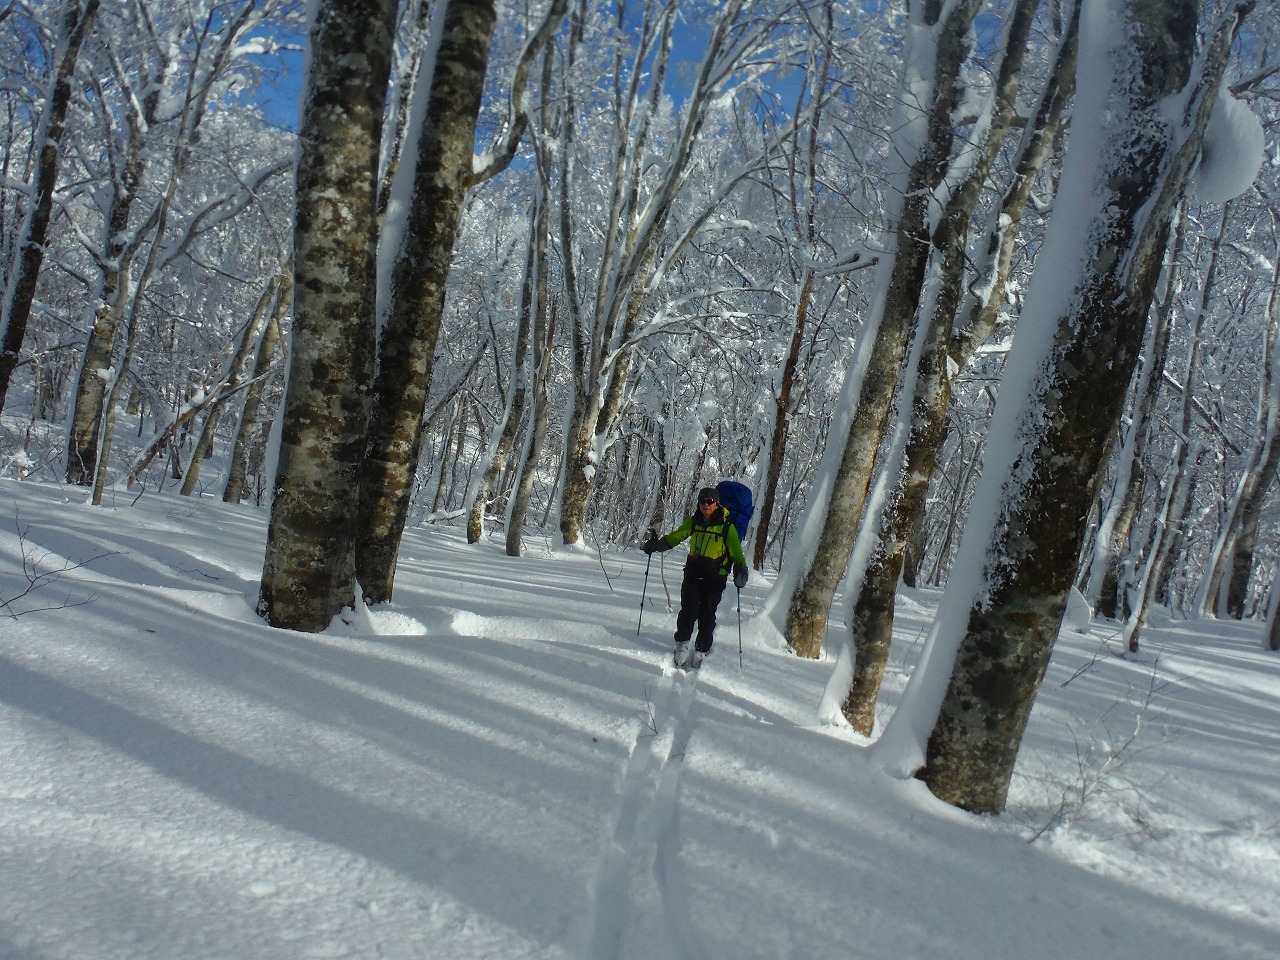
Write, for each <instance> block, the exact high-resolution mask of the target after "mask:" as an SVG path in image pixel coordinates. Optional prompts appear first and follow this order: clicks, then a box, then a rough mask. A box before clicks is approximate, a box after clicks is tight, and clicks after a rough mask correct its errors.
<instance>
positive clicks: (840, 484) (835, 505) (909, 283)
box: [784, 0, 980, 657]
mask: <svg viewBox="0 0 1280 960" xmlns="http://www.w3.org/2000/svg"><path fill="white" fill-rule="evenodd" d="M924 6H925V8H926V11H925V13H924V14H923V15H921V14H920V13H919V12H913V13H912V14H911V17H912V19H913V20H914V21H915V23H916V25H917V26H918V27H921V28H927V29H929V30H930V31H931V32H932V33H933V39H934V42H935V47H934V49H935V56H936V59H935V60H934V62H933V64H932V72H931V73H930V74H929V75H928V76H927V77H924V78H923V80H924V81H925V82H926V83H927V84H928V87H929V91H930V92H929V94H928V98H929V99H928V100H927V101H926V102H925V103H923V104H922V105H921V106H920V109H921V110H922V111H923V112H924V116H923V117H922V118H921V120H922V122H924V123H927V125H928V132H927V133H926V134H924V136H923V139H924V142H923V143H921V144H920V145H919V147H918V149H915V150H912V148H910V147H905V146H904V147H899V149H902V150H905V151H907V154H906V155H907V156H910V157H911V166H910V169H909V170H907V171H906V173H905V178H904V179H903V180H902V181H901V183H900V184H899V186H900V189H901V190H902V206H901V211H900V214H899V215H898V216H897V217H896V225H895V226H896V230H895V236H896V243H895V247H894V255H893V259H892V261H891V262H890V264H889V265H888V267H887V272H888V274H889V278H888V284H887V288H886V290H885V292H884V299H883V306H882V308H881V311H880V313H881V316H880V318H879V322H878V323H874V322H872V323H869V324H868V326H867V328H866V329H864V331H863V333H862V334H861V336H863V337H874V342H873V343H872V344H871V346H870V348H869V352H870V356H869V358H868V360H867V366H866V370H865V372H864V373H863V375H862V379H861V384H860V385H859V389H858V395H857V406H856V408H855V411H854V414H853V418H852V422H851V424H850V426H849V431H848V435H847V436H846V437H843V438H839V439H838V440H837V442H841V441H842V442H843V444H844V448H843V453H842V455H841V457H840V460H839V463H838V467H837V469H836V473H835V478H834V482H833V485H832V491H831V496H830V498H829V500H828V502H827V504H826V516H825V521H824V523H823V525H822V530H821V533H820V534H819V537H818V542H817V544H816V546H815V549H814V552H813V556H812V558H811V559H810V562H809V566H808V569H807V570H806V571H805V573H804V575H803V576H802V577H801V578H800V582H799V585H798V586H797V587H796V590H795V592H794V594H793V595H792V597H791V601H790V606H789V607H788V609H787V615H786V628H785V631H784V635H785V637H786V640H787V643H788V644H790V646H791V649H792V650H794V651H795V652H796V653H797V654H799V655H800V656H803V657H817V656H818V655H819V653H820V652H821V649H822V643H823V640H824V638H825V636H826V631H827V616H828V614H829V612H830V609H831V601H832V598H833V597H834V596H835V591H836V585H837V584H838V583H839V581H840V578H841V577H842V576H843V575H844V572H845V568H846V566H847V565H848V562H849V553H850V551H851V550H852V548H853V543H854V539H855V536H856V534H857V531H858V524H859V523H860V521H861V519H862V509H863V505H864V503H865V502H866V496H867V491H868V489H869V487H870V484H871V476H872V470H873V467H874V463H875V458H876V451H877V450H878V449H879V446H880V441H881V438H882V437H883V436H884V431H885V428H886V424H887V422H888V418H889V413H890V409H891V407H892V405H893V398H894V393H895V390H896V387H897V385H898V382H899V374H900V369H901V366H902V363H903V360H904V358H905V356H906V350H907V342H908V340H909V339H910V337H911V335H912V330H913V320H914V319H915V316H916V307H917V305H918V303H919V301H920V291H921V287H922V285H923V283H924V276H925V266H926V264H927V262H928V258H929V244H930V228H929V214H930V201H931V197H932V194H933V191H934V189H935V188H936V187H937V186H938V184H939V183H940V181H941V179H942V177H943V175H944V174H945V173H946V172H947V168H948V162H949V155H950V153H951V145H952V142H953V140H954V138H955V128H954V125H953V123H954V121H953V116H952V115H953V113H954V111H955V108H956V106H957V105H958V103H959V101H960V95H961V94H962V93H963V87H962V85H961V82H960V68H961V66H962V65H963V63H964V61H965V59H966V58H967V56H968V52H969V43H970V41H971V39H972V38H971V36H970V32H969V30H970V26H971V25H972V23H973V20H974V17H975V16H976V15H977V12H978V8H979V7H980V4H979V3H977V2H975V0H962V2H959V3H957V4H956V5H955V6H953V7H948V8H947V10H946V18H945V19H944V20H939V17H940V16H941V15H942V12H943V11H942V10H941V9H940V5H939V4H936V3H926V4H924ZM915 79H919V78H913V77H910V76H907V77H905V78H904V82H905V83H906V84H908V85H910V86H912V88H913V92H914V89H915V85H914V83H913V82H912V81H913V80H915ZM903 99H904V101H907V100H909V99H910V98H909V97H908V96H906V95H904V97H903ZM862 352H863V351H862V350H859V354H861V353H862ZM850 375H851V376H853V375H854V372H853V371H850Z"/></svg>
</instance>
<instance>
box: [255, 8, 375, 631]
mask: <svg viewBox="0 0 1280 960" xmlns="http://www.w3.org/2000/svg"><path fill="white" fill-rule="evenodd" d="M395 8H396V4H395V3H394V2H393V0H377V2H376V3H373V4H371V3H369V2H367V0H326V2H323V3H320V4H318V5H317V7H316V10H315V14H314V21H313V23H312V24H311V41H310V42H311V67H310V76H309V77H308V83H307V89H306V92H305V94H304V98H305V99H304V101H303V109H302V122H301V127H300V130H299V139H300V141H301V144H302V146H301V151H300V154H299V157H298V170H297V221H296V228H295V235H294V264H295V268H294V321H293V335H292V349H291V357H290V364H289V377H288V385H287V388H286V390H285V397H284V403H283V411H282V415H283V418H284V419H283V424H282V429H281V438H280V449H279V458H278V467H277V471H276V478H275V480H274V481H273V487H274V497H273V501H272V505H271V523H270V527H269V528H268V531H267V555H266V561H265V563H264V564H263V570H262V589H261V593H260V595H259V598H258V612H259V614H261V615H262V616H264V617H265V618H266V619H267V620H268V622H270V623H271V624H272V625H273V626H277V627H288V628H291V629H295V630H306V631H310V632H315V631H319V630H323V629H324V628H325V627H327V626H328V625H329V623H330V621H331V620H332V619H333V617H334V615H336V614H337V613H338V612H339V611H340V610H341V609H342V608H343V607H344V606H348V605H350V604H351V603H352V602H353V601H354V599H355V528H354V517H355V515H356V508H357V505H358V500H357V492H358V490H359V485H360V475H361V467H362V464H363V459H364V449H365V439H366V431H367V428H368V420H369V387H370V386H371V382H372V379H373V376H372V375H373V360H374V356H373V353H374V320H375V318H374V301H375V297H374V269H375V260H374V250H375V232H374V231H375V223H376V197H377V186H378V184H377V176H378V152H379V144H380V142H381V136H382V120H383V112H384V106H385V103H386V95H387V76H388V71H389V69H390V63H391V47H392V40H393V36H394V30H395V12H396V9H395Z"/></svg>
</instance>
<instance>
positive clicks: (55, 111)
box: [0, 0, 99, 412]
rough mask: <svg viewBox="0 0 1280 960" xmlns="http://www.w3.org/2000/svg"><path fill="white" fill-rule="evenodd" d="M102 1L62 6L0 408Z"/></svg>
mask: <svg viewBox="0 0 1280 960" xmlns="http://www.w3.org/2000/svg"><path fill="white" fill-rule="evenodd" d="M98 4H99V0H88V2H87V3H86V4H85V6H84V9H83V10H81V8H80V0H67V4H66V6H65V7H64V8H63V13H62V25H61V31H60V33H61V36H60V40H59V47H60V49H59V50H58V51H56V52H55V55H54V62H56V63H57V72H56V73H55V74H54V76H53V89H52V91H51V92H50V94H49V97H48V105H47V107H46V109H45V111H44V113H43V115H42V116H41V118H40V124H39V126H38V127H37V129H36V142H37V143H38V144H39V149H40V157H39V160H38V161H37V163H36V169H35V179H34V181H33V182H32V184H31V189H30V198H29V200H28V210H27V214H26V217H25V218H24V221H23V224H22V227H21V229H20V233H19V235H18V243H17V245H16V248H15V250H14V261H15V262H14V263H13V264H11V265H10V272H9V277H8V282H7V283H6V285H5V290H4V302H3V306H0V331H3V333H2V334H0V412H2V411H3V410H4V401H5V396H6V395H7V394H8V392H9V379H10V377H11V376H12V375H13V371H14V368H15V367H16V366H17V365H18V354H19V352H20V351H21V350H22V341H23V339H24V338H25V337H26V335H27V321H28V320H29V319H30V317H31V307H32V305H33V304H34V303H35V300H36V282H37V281H38V280H39V279H40V267H41V265H42V264H43V263H44V251H45V240H46V238H47V237H48V235H49V221H50V220H51V219H52V216H53V189H54V187H55V186H56V185H57V182H58V167H59V161H60V160H61V155H62V135H63V133H64V132H65V130H66V125H67V109H68V107H70V105H71V94H72V89H73V84H72V77H73V75H74V74H75V70H76V60H77V59H79V56H80V47H81V45H82V43H83V42H84V35H85V33H86V32H87V31H88V29H89V25H90V24H91V23H93V18H94V16H95V14H97V12H98Z"/></svg>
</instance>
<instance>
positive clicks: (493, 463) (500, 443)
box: [465, 202, 542, 543]
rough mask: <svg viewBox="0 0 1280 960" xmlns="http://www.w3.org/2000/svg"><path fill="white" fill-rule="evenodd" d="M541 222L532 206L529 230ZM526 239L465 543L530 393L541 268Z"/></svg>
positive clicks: (479, 525)
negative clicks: (501, 380) (499, 414)
mask: <svg viewBox="0 0 1280 960" xmlns="http://www.w3.org/2000/svg"><path fill="white" fill-rule="evenodd" d="M541 206H542V204H541V202H539V203H538V204H537V207H541ZM541 222H542V215H541V213H540V212H539V210H538V209H536V208H535V210H534V211H533V215H532V216H531V217H530V224H531V233H532V231H533V230H537V229H538V224H539V223H541ZM529 239H530V243H529V249H528V251H527V253H526V256H525V264H524V280H523V281H522V282H521V284H520V318H519V319H518V320H517V321H516V339H515V347H514V349H513V350H512V351H511V394H510V396H509V397H508V401H507V403H506V404H505V409H504V410H503V418H502V427H501V430H500V432H499V434H498V439H497V442H496V443H495V444H494V446H493V447H492V453H491V454H490V456H489V463H488V465H487V466H486V467H485V470H484V475H483V476H482V478H481V480H480V484H479V486H478V487H477V488H476V489H475V490H474V491H473V492H472V493H471V495H470V499H471V502H470V503H469V504H466V505H465V506H466V509H467V543H479V542H480V538H481V537H482V536H484V513H485V508H486V507H487V506H488V505H489V498H490V497H491V496H492V495H493V488H494V485H495V484H497V482H498V475H499V474H501V473H502V470H503V468H504V467H505V466H506V465H507V458H508V457H509V456H510V455H511V447H512V445H513V444H514V443H515V440H516V435H517V434H518V433H519V432H520V427H521V425H522V424H523V423H524V408H525V403H526V401H527V399H528V396H529V366H530V363H531V361H530V360H529V358H528V356H527V355H528V353H529V328H530V327H531V326H532V324H533V311H534V310H536V309H539V308H540V304H537V303H535V301H534V290H535V287H536V284H537V278H536V277H535V276H534V271H535V270H538V269H541V264H540V263H539V261H538V257H537V254H536V252H535V247H536V245H537V242H538V241H537V240H536V239H535V238H534V237H533V236H530V238H529ZM493 349H494V351H495V352H496V351H497V349H498V345H497V343H496V342H495V343H494V345H493Z"/></svg>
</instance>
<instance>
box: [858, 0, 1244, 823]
mask: <svg viewBox="0 0 1280 960" xmlns="http://www.w3.org/2000/svg"><path fill="white" fill-rule="evenodd" d="M1248 7H1249V4H1241V5H1239V6H1237V7H1236V8H1235V9H1234V10H1232V11H1231V13H1230V14H1229V15H1228V16H1227V17H1226V18H1225V20H1224V21H1223V23H1222V25H1221V26H1220V28H1219V30H1218V31H1217V33H1216V34H1215V36H1214V37H1213V39H1212V41H1211V43H1210V44H1209V47H1208V49H1207V52H1206V54H1205V56H1204V58H1203V60H1202V61H1201V63H1200V69H1199V70H1198V71H1197V74H1196V82H1195V83H1194V84H1189V83H1188V80H1189V79H1190V78H1191V76H1192V59H1193V55H1194V52H1195V42H1196V24H1197V14H1198V12H1199V5H1198V4H1197V3H1195V2H1194V0H1159V2H1151V0H1128V2H1126V3H1124V4H1120V5H1116V6H1115V7H1114V8H1112V6H1111V4H1109V3H1107V2H1103V0H1087V2H1086V4H1085V6H1084V10H1083V13H1082V19H1081V58H1080V70H1079V79H1078V89H1079V93H1078V96H1077V103H1076V110H1077V111H1078V114H1079V115H1081V116H1087V117H1089V118H1090V123H1089V124H1077V125H1076V126H1075V127H1074V128H1073V134H1072V142H1071V143H1070V144H1069V146H1068V150H1067V159H1066V164H1065V168H1064V172H1063V177H1062V181H1061V186H1060V189H1059V194H1058V202H1057V205H1056V209H1057V213H1056V215H1055V217H1054V219H1053V221H1052V222H1051V224H1050V228H1049V231H1048V233H1047V235H1046V238H1045V244H1044V248H1043V249H1042V251H1041V252H1040V257H1039V263H1040V264H1041V265H1042V269H1040V270H1037V271H1036V273H1035V276H1034V277H1033V280H1032V286H1031V290H1030V293H1029V295H1028V302H1027V306H1026V309H1025V310H1024V312H1023V315H1022V317H1021V319H1020V321H1019V324H1018V331H1017V334H1016V338H1015V341H1014V345H1013V348H1012V350H1011V352H1010V354H1009V357H1008V359H1007V361H1006V364H1005V373H1004V377H1003V379H1002V385H1001V391H1000V400H999V402H998V403H997V408H996V413H995V416H994V418H993V422H992V425H991V430H990V437H991V439H990V440H989V443H988V448H987V454H986V462H985V464H984V473H983V477H982V481H981V484H980V488H979V491H978V493H977V495H976V497H975V502H974V508H973V513H972V514H971V517H970V520H969V524H968V528H967V530H966V534H965V541H964V544H963V545H962V547H961V553H960V557H959V559H958V560H957V569H956V571H955V572H954V573H953V576H952V579H951V582H950V583H949V584H948V589H947V592H946V594H945V596H944V599H943V602H942V605H941V607H940V609H939V611H938V616H937V620H936V622H935V627H934V631H933V635H932V636H931V639H930V643H929V648H928V650H927V652H926V655H925V661H924V662H923V663H922V665H921V667H920V668H918V669H917V671H916V673H915V675H913V677H912V681H911V683H910V684H909V688H908V691H907V693H906V694H905V695H904V699H903V702H902V704H901V706H900V707H899V710H898V711H897V713H895V715H894V718H893V720H892V721H891V722H890V729H888V730H886V733H885V736H884V737H882V738H881V741H880V745H879V748H878V749H879V752H880V756H881V757H882V758H883V759H884V761H886V767H887V768H888V769H891V770H894V771H896V772H899V773H909V772H912V771H914V770H916V769H917V768H918V766H919V761H920V759H921V757H920V753H919V749H920V743H919V740H918V737H919V736H920V734H921V733H922V732H923V730H924V729H925V728H927V727H930V726H931V727H932V730H931V732H930V733H929V735H928V741H927V745H926V747H925V750H924V756H923V760H924V767H923V769H922V770H920V772H919V776H920V777H921V778H922V779H923V780H924V781H925V783H926V784H927V785H928V787H929V789H930V790H931V791H932V792H933V793H934V794H935V795H937V796H938V797H940V798H941V799H943V800H945V801H946V802H948V803H951V804H954V805H956V806H959V807H963V808H964V809H966V810H970V811H974V812H986V813H997V812H999V811H1000V810H1002V809H1003V807H1004V804H1005V798H1006V795H1007V792H1008V785H1009V780H1010V778H1011V776H1012V773H1013V766H1014V761H1015V759H1016V757H1017V752H1018V747H1019V745H1020V743H1021V739H1022V732H1023V729H1024V728H1025V725H1026V721H1027V717H1028V715H1029V713H1030V710H1031V706H1032V704H1033V702H1034V700H1035V695H1036V691H1037V689H1038V687H1039V683H1040V680H1041V678H1042V677H1043V674H1044V670H1045V668H1046V666H1047V664H1048V660H1049V654H1050V651H1051V650H1052V647H1053V643H1054V640H1055V639H1056V636H1057V632H1058V628H1059V625H1060V623H1061V620H1062V615H1063V612H1064V610H1065V607H1066V600H1067V594H1068V591H1069V590H1070V588H1071V586H1072V584H1073V582H1074V577H1075V572H1076V563H1077V559H1078V557H1079V552H1080V547H1081V545H1082V542H1083V539H1084V532H1085V524H1086V522H1087V519H1088V516H1089V513H1090V511H1091V509H1092V506H1093V501H1094V490H1095V489H1096V484H1097V481H1098V476H1099V466H1100V463H1101V461H1102V458H1103V456H1104V454H1105V452H1106V450H1107V449H1108V445H1109V440H1110V437H1111V435H1112V434H1113V432H1114V430H1115V427H1116V423H1117V420H1118V417H1119V413H1120V410H1121V407H1122V404H1123V401H1124V396H1125V393H1126V390H1127V387H1128V383H1129V379H1130V377H1131V376H1132V373H1133V370H1134V367H1135V364H1136V362H1137V358H1138V352H1139V348H1140V347H1141V344H1142V342H1143V332H1144V329H1145V324H1146V315H1147V311H1148V308H1149V306H1150V303H1151V299H1152V294H1153V291H1154V289H1155V284H1156V280H1157V278H1158V276H1159V273H1160V267H1161V262H1162V254H1163V251H1164V249H1165V244H1166V242H1167V239H1168V233H1169V224H1170V221H1171V218H1172V216H1173V214H1174V211H1175V209H1176V206H1177V204H1178V202H1179V201H1180V199H1181V197H1182V195H1183V193H1184V191H1185V189H1186V186H1187V182H1188V176H1189V172H1190V170H1191V169H1192V167H1193V164H1194V162H1195V161H1196V159H1197V157H1198V155H1199V151H1200V146H1201V143H1202V142H1203V137H1204V130H1205V127H1206V125H1207V122H1208V116H1209V111H1210V110H1211V108H1212V105H1213V101H1214V98H1215V97H1216V94H1217V91H1218V87H1219V83H1220V81H1221V78H1222V74H1223V71H1224V69H1225V65H1226V62H1227V57H1228V54H1229V51H1230V46H1231V41H1232V38H1233V37H1234V34H1235V31H1236V29H1238V26H1239V22H1240V19H1241V18H1242V17H1243V16H1244V14H1245V12H1247V9H1248Z"/></svg>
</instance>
